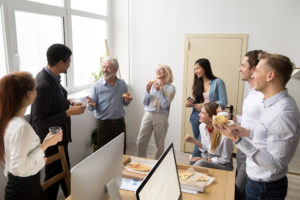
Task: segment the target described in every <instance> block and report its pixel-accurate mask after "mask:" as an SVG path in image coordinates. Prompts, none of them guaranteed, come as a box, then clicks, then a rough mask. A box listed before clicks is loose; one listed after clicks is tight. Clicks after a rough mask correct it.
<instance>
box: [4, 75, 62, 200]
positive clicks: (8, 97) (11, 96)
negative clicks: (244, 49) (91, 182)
mask: <svg viewBox="0 0 300 200" xmlns="http://www.w3.org/2000/svg"><path fill="white" fill-rule="evenodd" d="M35 97H36V90H35V80H34V79H33V77H32V75H31V74H30V73H28V72H14V73H12V74H9V75H6V76H3V77H2V78H1V80H0V164H1V165H4V175H5V176H7V177H8V182H7V185H6V188H5V200H9V199H14V200H18V199H20V200H21V199H22V200H25V199H26V200H40V199H44V194H43V191H42V188H41V185H40V170H41V169H42V168H43V167H44V165H45V158H44V152H45V150H46V149H47V148H48V147H49V146H52V145H55V144H57V142H59V141H61V140H62V132H60V133H58V134H55V135H51V134H50V133H49V134H48V135H47V137H46V138H45V139H44V141H43V143H42V144H41V143H40V139H39V137H38V136H37V135H36V133H35V132H34V130H33V129H32V127H31V126H30V124H29V123H28V122H27V121H26V120H25V119H24V114H25V111H26V108H27V106H28V105H30V104H32V102H33V101H34V99H35Z"/></svg>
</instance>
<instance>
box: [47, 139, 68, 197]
mask: <svg viewBox="0 0 300 200" xmlns="http://www.w3.org/2000/svg"><path fill="white" fill-rule="evenodd" d="M63 147H64V150H65V154H66V160H67V164H68V168H69V170H70V161H69V152H68V144H63ZM56 153H58V148H57V145H56V146H53V147H49V148H48V149H47V151H46V156H47V157H49V156H51V155H54V154H56ZM60 172H62V166H61V161H60V160H58V161H55V162H53V163H51V164H50V165H47V166H46V168H45V181H47V180H48V179H50V178H52V177H54V176H55V175H57V174H59V173H60ZM59 186H61V188H62V191H63V192H64V195H65V197H68V196H69V195H70V193H69V192H68V189H67V185H66V182H65V179H62V180H60V181H59V182H57V183H55V184H53V185H52V186H50V187H49V188H47V190H45V193H46V195H47V198H48V200H56V198H57V193H58V189H59Z"/></svg>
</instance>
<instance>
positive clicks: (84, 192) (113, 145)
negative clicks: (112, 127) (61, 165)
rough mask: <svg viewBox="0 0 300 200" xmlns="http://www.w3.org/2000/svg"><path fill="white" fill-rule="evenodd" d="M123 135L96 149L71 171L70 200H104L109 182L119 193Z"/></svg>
mask: <svg viewBox="0 0 300 200" xmlns="http://www.w3.org/2000/svg"><path fill="white" fill-rule="evenodd" d="M123 147H124V133H121V134H120V135H119V136H117V137H116V138H114V139H113V140H112V141H110V142H109V143H107V144H106V145H104V146H103V147H102V148H100V149H98V150H97V151H96V152H94V153H93V154H91V155H90V156H89V157H87V158H86V159H84V160H83V161H81V162H80V163H79V164H77V165H76V166H74V167H73V168H72V169H71V198H72V200H83V199H88V200H99V199H106V198H105V197H106V193H107V192H106V191H107V189H106V184H107V183H108V182H110V181H111V180H114V181H115V182H116V184H115V186H116V188H117V191H118V192H119V188H120V185H121V181H122V168H123V163H122V156H123Z"/></svg>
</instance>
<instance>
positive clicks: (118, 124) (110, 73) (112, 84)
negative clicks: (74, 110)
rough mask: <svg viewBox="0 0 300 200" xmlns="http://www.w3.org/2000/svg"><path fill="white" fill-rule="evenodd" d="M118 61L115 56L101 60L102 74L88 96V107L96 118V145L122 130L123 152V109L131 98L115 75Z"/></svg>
mask: <svg viewBox="0 0 300 200" xmlns="http://www.w3.org/2000/svg"><path fill="white" fill-rule="evenodd" d="M118 69H119V63H118V61H117V60H116V59H115V58H111V57H108V58H106V59H104V61H103V68H102V75H103V77H102V78H101V79H100V80H98V81H97V82H96V83H95V84H94V85H93V87H92V89H91V95H90V97H87V98H88V109H89V110H90V111H94V116H95V118H97V134H98V147H99V148H101V147H102V146H104V145H105V144H106V143H108V142H109V141H111V140H112V139H114V138H115V137H117V136H118V135H119V134H120V133H122V132H124V134H125V139H124V154H125V153H126V125H125V120H124V116H125V111H124V107H123V106H127V105H128V104H129V103H130V101H131V100H132V98H131V97H130V96H129V95H126V94H127V93H128V89H127V85H126V83H125V82H124V81H123V80H120V79H119V78H117V77H116V74H117V72H118Z"/></svg>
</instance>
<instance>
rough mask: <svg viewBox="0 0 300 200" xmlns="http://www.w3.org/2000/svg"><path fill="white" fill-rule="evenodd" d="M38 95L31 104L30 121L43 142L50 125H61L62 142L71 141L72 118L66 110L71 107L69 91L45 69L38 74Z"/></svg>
mask: <svg viewBox="0 0 300 200" xmlns="http://www.w3.org/2000/svg"><path fill="white" fill-rule="evenodd" d="M36 81H37V88H36V90H37V96H36V99H35V101H34V102H33V104H32V105H31V113H30V123H31V125H32V127H33V129H34V130H35V132H36V133H37V134H38V136H39V137H40V140H41V142H42V141H43V140H44V138H45V137H46V135H47V134H48V133H49V127H51V126H61V127H62V130H63V140H62V142H61V143H63V144H68V143H69V142H71V120H70V117H67V115H66V110H67V109H69V102H68V100H67V96H68V93H67V91H66V90H65V89H64V88H63V87H62V86H61V85H58V84H57V83H56V82H55V79H54V77H52V76H51V75H50V74H49V73H48V72H47V71H46V70H45V69H43V70H41V71H40V72H39V73H38V74H37V76H36Z"/></svg>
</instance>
